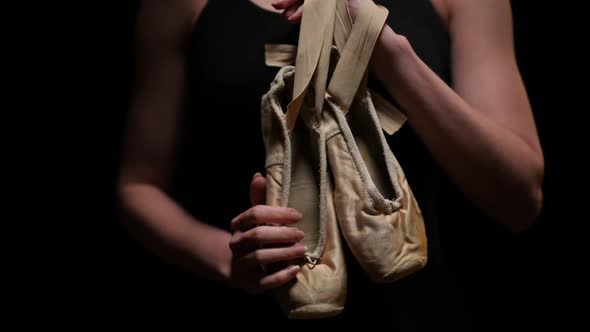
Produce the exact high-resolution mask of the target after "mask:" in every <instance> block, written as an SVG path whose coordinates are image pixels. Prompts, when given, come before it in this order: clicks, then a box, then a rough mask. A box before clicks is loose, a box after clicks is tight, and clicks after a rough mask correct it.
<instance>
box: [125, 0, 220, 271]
mask: <svg viewBox="0 0 590 332" xmlns="http://www.w3.org/2000/svg"><path fill="white" fill-rule="evenodd" d="M203 5H204V1H198V0H197V1H195V0H181V1H169V2H163V1H157V0H147V1H143V2H142V6H141V10H140V13H139V16H138V22H137V30H136V31H137V34H136V42H137V44H136V54H137V56H136V62H137V68H136V80H135V89H134V95H133V97H132V103H131V110H130V114H129V119H128V131H127V135H126V141H125V150H124V160H123V165H122V168H121V176H120V183H119V188H120V190H119V193H120V202H121V205H122V207H123V210H124V212H125V218H124V220H125V221H126V224H127V225H128V226H129V228H130V229H131V230H132V231H133V234H135V235H137V236H138V237H139V238H140V240H141V241H142V242H143V243H144V244H145V245H147V246H148V247H149V248H150V249H152V250H154V251H155V252H156V253H157V254H158V255H160V256H163V257H164V258H165V259H167V260H169V261H172V262H174V263H176V264H179V265H181V266H183V267H185V268H187V269H189V270H190V271H192V272H194V273H196V274H198V275H200V276H205V277H208V278H211V279H217V280H221V279H224V278H225V277H224V276H225V275H226V274H227V272H226V271H224V269H225V268H226V267H228V266H229V261H230V259H231V252H230V250H229V247H228V245H227V243H229V240H230V237H231V235H230V234H229V233H227V232H224V231H222V230H220V229H217V228H213V227H211V226H208V225H205V224H204V223H202V222H199V221H197V220H195V219H194V218H193V217H192V216H190V215H189V214H187V213H186V212H185V211H184V210H183V209H182V208H181V207H180V206H179V205H178V204H176V202H174V201H173V200H171V199H170V197H169V196H168V195H167V193H166V188H167V185H168V181H169V171H170V169H171V166H172V165H171V161H172V159H173V158H174V145H175V143H176V135H175V133H176V132H177V129H178V120H179V118H180V112H181V109H182V100H183V88H184V87H183V82H184V76H183V75H184V66H185V54H186V43H187V39H188V36H189V33H190V30H191V26H192V24H193V23H194V21H195V19H196V18H197V16H198V13H199V12H200V10H201V9H202V7H203Z"/></svg>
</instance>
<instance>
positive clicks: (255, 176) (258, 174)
mask: <svg viewBox="0 0 590 332" xmlns="http://www.w3.org/2000/svg"><path fill="white" fill-rule="evenodd" d="M259 176H262V174H260V173H258V172H256V174H254V176H253V177H252V179H256V178H257V177H259Z"/></svg>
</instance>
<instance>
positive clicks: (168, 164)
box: [119, 0, 544, 293]
mask: <svg viewBox="0 0 590 332" xmlns="http://www.w3.org/2000/svg"><path fill="white" fill-rule="evenodd" d="M252 2H254V3H255V4H256V5H258V6H260V7H262V8H264V9H267V10H269V11H273V12H277V13H282V15H283V16H284V17H285V19H287V20H289V21H290V22H293V23H294V24H297V23H298V22H300V19H301V4H302V1H301V0H281V1H277V2H275V3H272V2H271V1H266V0H256V1H252ZM358 4H359V0H349V8H350V12H351V16H352V17H353V19H354V16H355V14H356V8H358ZM205 5H206V1H202V0H175V1H158V0H144V1H143V3H142V7H141V12H140V15H139V18H138V26H137V45H136V47H137V54H138V58H137V66H138V68H137V71H136V72H137V77H136V82H135V83H136V84H135V91H134V95H133V98H132V106H131V110H130V114H129V121H128V123H129V127H128V131H127V136H126V145H125V154H124V161H123V164H122V167H121V175H120V181H119V197H120V202H121V204H122V207H123V212H124V213H125V217H124V218H123V220H124V221H125V224H126V225H128V227H129V229H130V231H131V232H132V234H135V235H137V236H138V238H139V240H140V241H141V242H142V243H144V244H145V245H146V246H147V247H148V248H149V249H151V250H153V251H154V252H155V253H157V254H158V255H161V256H162V257H163V258H165V259H168V260H170V261H172V262H175V263H176V264H178V265H179V266H182V267H185V268H186V269H188V270H190V271H193V272H194V273H195V274H196V275H199V276H203V277H206V278H209V279H212V280H219V281H222V282H225V283H227V284H228V285H230V286H232V287H237V288H240V289H244V290H246V291H249V292H254V293H255V292H260V291H264V290H267V289H270V288H274V287H277V286H280V285H282V284H284V283H286V282H288V281H289V280H291V279H292V278H294V277H295V275H296V274H297V272H298V271H299V268H298V267H297V266H291V267H287V268H285V269H283V270H281V271H278V272H275V273H273V274H270V275H267V274H265V273H264V271H263V269H261V265H264V264H268V263H271V262H278V261H284V260H290V259H293V258H296V257H301V256H303V253H304V248H303V247H302V246H300V245H298V244H297V243H298V242H299V241H301V239H302V238H303V236H304V234H303V233H302V232H301V231H298V230H296V229H294V228H290V227H289V228H288V227H270V226H264V224H266V223H270V222H272V223H275V224H293V223H296V222H297V221H298V220H299V219H300V218H301V215H300V214H299V213H298V212H297V211H294V210H292V209H288V208H279V207H270V206H266V205H264V203H265V186H266V180H265V179H264V177H262V176H260V175H259V174H257V175H256V176H255V177H254V178H253V179H252V183H251V188H250V189H251V195H250V196H251V197H250V199H251V203H252V208H250V209H248V210H247V211H244V212H243V213H241V214H240V215H238V216H236V217H235V218H234V219H233V220H231V221H229V220H228V222H231V228H232V233H228V232H225V231H223V230H221V229H218V228H215V227H212V226H209V225H206V224H205V223H204V222H202V221H200V220H196V219H195V218H194V217H193V216H191V215H190V214H188V213H187V212H186V211H184V210H183V209H182V208H181V207H180V206H179V205H178V204H177V203H176V202H175V201H174V200H172V199H171V198H170V196H169V195H168V194H167V190H168V185H169V180H170V171H171V168H172V160H173V159H174V153H175V150H174V147H175V145H176V143H177V136H176V135H175V133H176V132H177V128H178V125H179V119H180V113H181V109H182V100H183V95H184V77H183V75H184V72H185V58H184V57H185V54H186V47H187V43H186V41H187V39H188V38H187V37H188V34H189V32H190V30H191V28H192V26H193V25H194V23H195V22H196V20H198V18H199V16H200V13H201V11H202V9H203V8H204V6H205ZM433 5H434V7H435V9H436V10H437V11H438V13H439V15H440V16H441V18H442V19H443V21H444V22H445V24H446V25H447V27H448V30H449V33H450V36H451V61H452V62H451V65H452V77H453V82H452V85H451V86H449V85H447V84H446V83H445V82H443V81H442V80H441V79H440V78H439V77H438V76H437V75H436V74H435V73H434V72H432V71H431V70H430V69H429V68H428V66H426V65H425V64H424V63H423V62H422V61H421V60H420V59H419V58H418V56H417V55H416V54H415V52H414V51H413V49H412V46H411V45H410V43H409V42H408V40H407V39H406V38H405V37H404V36H401V35H398V34H396V33H395V31H393V30H392V29H391V28H390V27H389V26H387V25H386V26H385V27H384V29H383V31H382V33H381V36H380V38H379V41H378V42H377V45H376V48H375V51H374V53H373V56H372V60H371V64H370V66H371V71H372V74H373V75H375V77H376V78H377V79H379V80H380V81H381V83H382V84H383V85H384V86H385V88H386V89H387V90H388V92H389V93H390V94H391V95H392V96H394V97H395V98H396V99H397V100H398V101H399V103H400V104H401V106H402V108H403V110H404V111H405V113H406V116H407V118H408V122H409V124H410V125H411V126H412V127H413V128H414V129H415V131H416V132H417V134H418V135H419V136H420V138H421V139H422V140H423V141H424V143H425V144H426V146H427V147H428V148H429V150H430V151H431V153H432V154H433V156H434V157H435V159H436V160H437V161H438V163H439V164H440V165H441V166H442V168H443V169H444V170H445V171H446V173H447V175H448V176H449V177H450V179H451V180H452V181H454V182H455V184H456V185H457V186H458V187H459V188H460V189H461V190H463V192H464V193H465V194H466V196H467V197H468V198H469V199H470V200H471V201H472V202H473V203H474V204H475V205H476V206H478V207H479V208H480V209H481V210H482V211H483V212H484V213H486V214H487V215H488V216H489V217H490V218H491V219H492V220H494V221H495V222H497V223H499V224H501V225H504V226H505V227H506V228H507V229H508V230H510V231H513V232H519V231H522V230H525V229H527V228H528V227H529V226H530V224H531V223H532V222H533V221H534V220H535V218H536V217H537V215H538V213H539V211H540V208H541V204H542V191H541V185H542V180H543V176H544V161H543V153H542V150H541V147H540V143H539V138H538V135H537V131H536V128H535V123H534V119H533V115H532V111H531V108H530V104H529V100H528V97H527V94H526V91H525V88H524V85H523V82H522V78H521V76H520V73H519V71H518V67H517V64H516V60H515V54H514V47H513V36H512V17H511V12H510V4H509V1H508V0H481V1H472V0H434V1H433Z"/></svg>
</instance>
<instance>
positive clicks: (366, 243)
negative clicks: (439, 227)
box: [323, 0, 427, 282]
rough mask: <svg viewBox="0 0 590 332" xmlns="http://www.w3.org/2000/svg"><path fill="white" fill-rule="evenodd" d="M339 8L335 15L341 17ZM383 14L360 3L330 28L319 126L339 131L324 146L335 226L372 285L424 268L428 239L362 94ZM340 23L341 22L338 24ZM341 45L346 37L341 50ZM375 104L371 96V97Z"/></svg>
mask: <svg viewBox="0 0 590 332" xmlns="http://www.w3.org/2000/svg"><path fill="white" fill-rule="evenodd" d="M344 5H345V4H343V3H340V4H339V6H338V12H339V13H340V15H337V17H346V15H347V13H348V12H347V8H346V7H344ZM386 17H387V10H386V9H385V8H383V7H380V6H377V5H375V4H374V3H373V2H371V1H369V0H362V5H361V7H360V10H359V13H358V15H357V18H356V21H355V24H354V26H353V28H352V30H351V31H350V33H349V34H348V36H346V31H347V30H348V25H347V24H346V23H342V27H341V28H340V29H339V28H338V26H337V28H336V30H340V31H343V36H341V37H339V39H340V42H338V39H337V40H336V42H337V44H338V43H340V44H341V45H338V48H339V49H342V50H341V52H340V54H341V56H340V59H339V61H338V64H337V65H336V68H335V69H334V73H333V75H332V79H331V81H330V84H329V86H328V90H327V95H328V98H327V105H326V107H325V109H324V112H323V116H324V117H323V124H324V126H326V127H328V128H338V129H336V130H335V131H334V133H333V134H329V137H330V138H329V140H328V141H327V149H328V158H329V165H330V169H331V171H332V175H333V177H334V182H335V183H334V199H335V206H336V214H337V217H338V221H339V224H340V229H341V231H342V234H343V236H344V238H345V239H346V242H347V244H348V245H349V247H350V248H351V251H352V252H353V254H354V255H355V257H356V259H357V261H358V262H359V264H360V265H361V266H362V267H363V269H364V270H365V271H366V272H367V273H368V275H369V276H370V277H371V278H372V280H374V281H375V282H391V281H395V280H399V279H401V278H403V277H405V276H407V275H409V274H412V273H414V272H416V271H417V270H419V269H421V268H423V267H424V266H425V265H426V262H427V239H426V232H425V227H424V220H423V217H422V214H421V211H420V208H419V206H418V204H417V202H416V200H415V198H414V195H413V194H412V191H411V189H410V187H409V185H408V183H407V180H406V178H405V175H404V173H403V170H402V168H401V166H400V165H399V163H398V161H397V160H396V158H395V156H394V155H393V153H392V152H391V150H390V148H389V146H388V144H387V142H386V141H385V137H384V135H383V132H382V131H381V124H380V121H379V118H378V116H377V113H378V112H377V110H376V109H375V104H374V102H373V98H372V96H371V94H370V92H368V91H367V90H366V86H365V83H364V82H366V79H367V66H368V63H369V60H370V57H371V53H372V50H373V47H374V45H375V43H376V40H377V38H378V36H379V34H380V32H381V29H382V27H383V24H384V23H385V20H386ZM340 22H343V21H342V20H341V21H340ZM343 40H346V42H345V44H344V45H342V42H343ZM377 99H378V98H377Z"/></svg>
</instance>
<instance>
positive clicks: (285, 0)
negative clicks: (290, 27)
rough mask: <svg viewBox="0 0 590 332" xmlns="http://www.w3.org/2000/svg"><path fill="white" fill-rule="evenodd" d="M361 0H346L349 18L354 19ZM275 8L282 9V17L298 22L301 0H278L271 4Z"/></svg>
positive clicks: (301, 8) (300, 13)
mask: <svg viewBox="0 0 590 332" xmlns="http://www.w3.org/2000/svg"><path fill="white" fill-rule="evenodd" d="M360 2H361V0H348V11H349V12H350V18H352V20H353V21H354V19H355V17H356V13H357V11H358V8H359V6H360ZM272 6H273V7H274V8H275V9H277V10H283V17H284V18H285V19H286V20H288V21H289V22H291V23H300V22H301V15H302V14H303V0H278V1H276V2H274V3H273V4H272Z"/></svg>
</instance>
